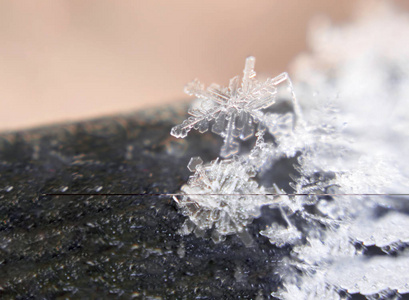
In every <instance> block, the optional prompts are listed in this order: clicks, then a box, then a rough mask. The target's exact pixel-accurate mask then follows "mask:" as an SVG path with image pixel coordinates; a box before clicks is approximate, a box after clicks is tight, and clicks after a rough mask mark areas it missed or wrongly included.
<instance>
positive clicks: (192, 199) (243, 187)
mask: <svg viewBox="0 0 409 300" xmlns="http://www.w3.org/2000/svg"><path fill="white" fill-rule="evenodd" d="M189 169H190V171H192V172H195V173H194V174H193V175H192V176H191V177H190V178H189V181H188V183H187V184H186V185H184V186H183V187H182V192H183V193H184V194H186V195H182V196H175V198H174V199H175V201H176V202H177V203H178V205H179V207H180V208H181V210H182V211H183V212H184V214H185V215H187V216H189V219H188V220H187V221H186V223H185V225H184V227H183V229H182V231H185V232H186V231H187V232H189V230H188V227H189V225H190V223H191V222H193V224H195V225H196V228H195V233H196V234H199V235H200V234H204V231H206V230H209V229H213V233H212V238H213V240H214V241H215V242H219V241H221V240H223V239H224V237H225V236H226V235H229V234H234V233H240V232H242V231H243V230H244V228H245V226H246V225H247V224H248V223H250V222H251V221H252V220H253V218H257V217H258V216H259V215H260V207H261V206H262V205H265V204H271V203H272V202H273V198H272V197H268V196H263V195H264V194H265V191H264V189H263V188H262V187H259V186H258V184H257V182H255V181H254V180H253V177H254V176H255V172H254V169H253V168H252V167H251V166H250V167H249V166H247V165H245V164H243V162H242V161H240V160H238V159H226V160H220V159H216V160H214V161H212V162H210V163H207V164H203V161H202V160H201V159H200V158H198V157H195V158H192V159H191V161H190V163H189ZM192 229H193V228H192Z"/></svg>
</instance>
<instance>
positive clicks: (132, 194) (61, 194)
mask: <svg viewBox="0 0 409 300" xmlns="http://www.w3.org/2000/svg"><path fill="white" fill-rule="evenodd" d="M40 196H409V194H393V193H386V194H371V193H364V194H308V193H307V194H291V193H288V194H287V193H286V194H280V193H266V194H183V193H43V194H40Z"/></svg>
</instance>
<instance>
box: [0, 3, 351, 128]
mask: <svg viewBox="0 0 409 300" xmlns="http://www.w3.org/2000/svg"><path fill="white" fill-rule="evenodd" d="M354 4H355V1H328V0H315V1H299V0H290V1H288V0H287V1H279V0H257V1H250V0H248V1H240V0H217V1H214V0H195V1H187V0H183V1H182V0H173V1H169V0H153V1H148V0H146V1H139V0H138V1H131V0H126V1H124V0H122V1H112V0H95V1H88V0H49V1H10V0H0V130H6V129H16V128H26V127H30V126H39V125H44V124H49V123H52V122H62V121H67V120H78V119H81V118H89V117H96V116H101V115H109V114H114V113H118V112H129V111H131V110H137V109H143V108H145V107H148V106H155V105H156V106H157V105H162V104H169V103H174V102H176V101H180V100H183V99H185V98H186V96H185V95H184V94H183V86H184V85H185V84H186V83H187V82H188V81H190V80H192V79H193V78H195V77H198V78H199V79H200V80H201V81H203V82H204V83H206V84H210V83H211V82H218V83H220V84H226V83H228V80H229V78H231V77H232V76H234V75H236V74H241V72H242V67H243V63H244V59H245V57H246V56H248V55H254V56H256V58H257V65H256V70H257V71H258V73H267V74H269V75H271V76H273V75H277V74H278V73H279V72H282V71H285V70H286V67H287V65H288V63H289V62H290V61H291V60H292V58H294V56H296V55H297V53H299V52H300V51H303V50H304V49H306V31H307V29H308V28H307V27H308V24H309V22H310V20H311V18H312V17H313V16H316V15H319V14H325V15H328V16H329V17H330V18H331V19H333V20H334V21H336V22H340V21H343V20H347V19H348V18H349V17H350V16H351V15H352V11H353V7H354Z"/></svg>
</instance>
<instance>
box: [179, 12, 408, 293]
mask: <svg viewBox="0 0 409 300" xmlns="http://www.w3.org/2000/svg"><path fill="white" fill-rule="evenodd" d="M380 7H381V8H382V10H379V11H380V12H378V13H377V14H376V15H375V17H373V18H372V19H371V18H370V17H366V18H364V19H363V20H361V21H358V22H356V23H355V24H354V25H344V27H339V28H333V27H330V26H328V25H327V26H326V27H325V26H324V27H321V29H318V30H317V33H316V34H315V35H313V52H312V53H311V54H310V55H304V56H302V58H300V59H298V61H297V63H296V64H295V66H296V67H295V70H296V76H297V81H295V83H296V84H295V88H296V89H297V98H299V99H301V103H302V108H303V111H302V114H301V108H300V107H299V105H298V102H297V100H296V98H295V94H294V92H293V87H292V83H291V81H290V80H289V78H288V75H287V74H286V73H283V74H282V75H279V76H277V77H275V78H273V79H268V80H267V81H265V82H262V83H260V82H258V81H257V80H256V79H255V72H254V61H255V60H254V58H253V57H250V58H248V59H247V60H246V66H245V69H244V76H243V79H242V80H241V84H240V82H239V78H238V77H235V78H233V79H232V80H231V81H230V85H229V87H228V88H221V87H219V86H217V85H214V84H213V85H211V86H210V87H209V88H207V89H204V87H203V86H202V85H201V84H200V83H198V81H194V82H193V83H192V84H190V85H188V86H187V89H186V90H187V92H188V93H189V94H191V95H194V96H196V97H197V98H199V100H198V102H196V104H195V105H194V106H193V109H191V110H190V111H189V114H190V115H191V117H189V118H188V119H187V120H186V121H184V122H183V123H182V124H181V125H178V126H176V127H174V128H173V129H172V135H174V136H176V137H185V136H186V135H187V134H188V132H189V131H190V130H191V129H197V130H199V131H200V132H204V131H206V130H207V129H208V128H209V126H210V125H212V131H213V132H214V133H216V134H218V135H221V136H222V137H223V138H224V145H223V148H222V151H221V154H220V156H221V157H222V158H218V159H216V160H214V161H212V162H210V163H205V162H203V161H202V160H201V159H200V158H198V157H194V158H192V159H191V161H190V162H189V165H188V168H189V170H190V171H191V172H193V174H192V176H191V177H190V178H189V181H188V182H187V183H186V184H185V185H183V186H182V188H181V191H182V196H178V197H175V201H176V202H177V204H178V206H179V208H180V209H181V211H182V212H183V213H184V214H185V215H186V216H187V217H188V218H187V220H186V222H185V224H184V226H183V227H182V228H181V230H180V233H182V234H188V233H190V232H192V231H194V232H195V234H196V235H200V236H204V235H205V233H206V232H207V231H210V232H211V234H212V238H213V240H214V241H215V242H220V241H223V240H224V238H225V236H226V235H230V234H238V235H239V236H240V237H241V238H242V240H243V241H244V242H245V243H246V245H250V244H251V241H252V237H250V236H249V235H248V234H247V233H246V229H245V227H246V226H248V225H249V224H250V223H251V222H252V220H253V219H254V218H257V217H259V216H260V214H261V209H260V208H261V206H263V205H268V206H269V208H271V209H273V210H274V209H275V210H276V211H277V212H278V213H279V215H280V217H278V218H277V219H272V220H271V224H270V225H269V226H267V227H265V228H264V229H263V230H261V231H260V235H262V236H264V237H267V238H268V240H269V241H270V243H271V247H283V246H287V247H289V248H290V249H291V253H290V254H289V256H288V257H286V258H285V259H284V260H283V261H282V266H281V267H282V272H281V273H280V276H281V278H282V286H281V287H280V288H279V289H278V290H277V291H276V292H275V293H273V295H274V296H276V297H278V298H281V299H341V298H342V297H341V295H342V294H345V295H347V296H348V295H350V294H354V293H360V294H362V295H365V296H366V297H367V298H368V299H375V298H379V299H389V298H392V297H395V296H399V295H401V294H403V293H408V292H409V278H408V277H407V276H405V275H402V276H400V274H406V273H407V272H406V269H407V268H408V267H409V260H408V254H407V251H408V250H407V248H408V243H409V235H408V234H407V228H408V226H409V216H408V214H407V211H408V209H409V205H408V204H407V201H403V200H408V197H407V196H406V197H405V196H404V195H396V194H399V193H407V191H408V189H409V185H408V182H409V167H408V166H409V163H408V160H407V153H409V135H408V132H409V131H408V128H409V118H408V116H409V101H408V99H409V98H408V95H409V88H408V87H409V73H408V72H407V70H409V63H408V62H409V51H408V50H407V47H406V45H407V44H408V43H409V39H408V37H409V32H408V30H407V29H408V28H409V18H408V16H407V15H400V14H398V13H396V12H394V11H393V10H391V9H390V8H385V7H384V6H380ZM382 11H383V12H384V13H383V14H382V13H381V12H382ZM397 30H399V31H405V33H406V34H403V35H402V34H401V38H399V39H396V38H395V39H391V37H392V36H393V35H394V33H395V32H397ZM379 34H381V35H382V38H384V39H385V40H387V41H388V42H384V41H382V42H381V43H380V42H379V40H380V39H379V38H378V35H379ZM363 37H365V39H366V40H365V42H364V43H363V42H362V38H363ZM341 44H342V45H344V44H349V45H350V47H351V49H350V50H348V51H344V50H342V51H341V50H340V49H341V48H342V49H343V47H341V46H340V45H341ZM390 45H394V46H393V47H390ZM362 48H364V49H362ZM368 57H369V58H368ZM282 82H287V86H288V87H289V89H290V91H291V96H290V97H289V98H286V99H284V100H279V97H277V95H278V86H279V84H281V83H282ZM279 101H288V104H290V106H291V107H292V109H291V110H290V111H285V112H283V111H282V110H280V109H277V107H278V105H275V104H277V103H278V102H279ZM251 137H253V139H254V140H255V143H254V147H253V148H252V149H250V150H249V151H247V152H245V151H241V152H239V142H240V139H241V140H246V139H249V138H251ZM230 157H231V158H230ZM283 162H285V163H287V164H288V165H291V166H292V167H293V168H291V167H288V168H287V169H291V170H284V171H283V170H282V169H280V163H281V164H283ZM276 169H279V170H281V171H280V172H281V173H282V174H280V175H281V177H280V178H279V180H281V181H280V182H274V180H273V181H271V178H273V179H277V178H278V177H277V176H276V177H274V176H271V173H274V171H275V170H276ZM264 177H266V178H267V180H265V178H264ZM283 177H286V178H288V179H287V182H286V184H283V182H282V178H283ZM289 178H291V180H290V179H289ZM279 185H280V187H284V188H279V187H278V186H279ZM288 186H289V187H290V188H289V187H288ZM291 188H292V190H291ZM390 193H392V194H390ZM393 194H395V195H393ZM264 237H263V239H264ZM256 242H257V241H256ZM366 247H374V248H377V249H380V250H383V251H384V252H385V253H386V254H391V253H393V254H394V256H391V255H386V256H385V257H370V256H369V255H368V253H367V248H366Z"/></svg>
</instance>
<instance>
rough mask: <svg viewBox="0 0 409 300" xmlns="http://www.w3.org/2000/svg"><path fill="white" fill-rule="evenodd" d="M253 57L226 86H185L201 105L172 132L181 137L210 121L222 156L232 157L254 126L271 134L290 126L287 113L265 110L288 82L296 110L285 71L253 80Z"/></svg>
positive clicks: (199, 129)
mask: <svg viewBox="0 0 409 300" xmlns="http://www.w3.org/2000/svg"><path fill="white" fill-rule="evenodd" d="M254 65H255V58H254V57H248V58H247V59H246V64H245V67H244V71H243V77H242V79H241V81H240V78H239V76H236V77H234V78H232V79H231V80H230V83H229V86H228V88H225V87H221V86H219V85H217V84H212V85H210V86H209V87H208V88H207V89H205V88H204V85H203V84H201V83H200V82H199V81H198V80H194V81H193V82H191V83H190V84H188V85H187V86H186V87H185V92H186V93H187V94H188V95H192V96H195V97H196V98H198V99H200V100H201V102H200V105H197V106H196V107H193V108H191V109H190V110H189V114H190V115H191V116H190V117H189V118H188V119H187V120H185V121H184V122H183V123H182V124H180V125H177V126H175V127H173V128H172V131H171V134H172V135H173V136H175V137H177V138H184V137H186V136H187V134H188V133H189V131H190V130H192V129H196V130H198V131H199V132H201V133H203V132H206V131H207V130H208V129H209V126H210V121H213V122H214V123H213V125H212V127H211V129H212V132H213V133H216V134H218V135H220V136H222V137H223V139H224V144H223V147H222V148H221V152H220V155H221V157H225V158H228V157H231V156H233V155H235V154H237V153H238V152H239V146H240V145H239V141H238V140H239V139H241V140H247V139H249V138H250V137H252V136H253V135H254V132H255V130H256V127H257V126H260V125H263V124H264V125H266V126H267V127H268V128H269V130H270V131H271V132H272V133H280V134H281V132H283V131H282V130H280V129H281V128H282V127H283V128H287V127H292V124H293V120H292V116H291V115H290V114H286V115H279V114H271V113H266V109H268V108H270V107H271V106H273V105H274V104H275V103H276V96H277V92H278V89H277V87H278V85H279V84H281V83H283V82H287V85H288V88H289V89H290V91H291V93H292V97H293V103H294V111H295V112H296V113H299V108H298V105H297V104H296V100H295V95H294V93H293V90H292V89H293V88H292V83H291V80H290V79H289V77H288V74H287V73H282V74H280V75H278V76H277V77H274V78H269V79H267V80H266V81H264V82H259V81H258V80H257V79H256V72H255V71H254Z"/></svg>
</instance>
